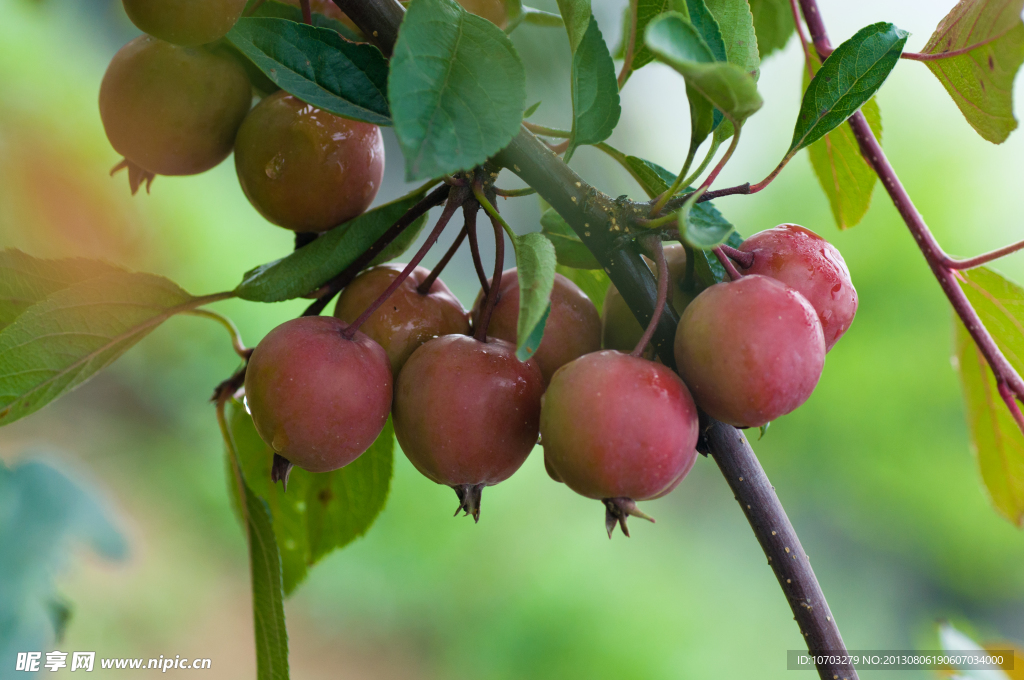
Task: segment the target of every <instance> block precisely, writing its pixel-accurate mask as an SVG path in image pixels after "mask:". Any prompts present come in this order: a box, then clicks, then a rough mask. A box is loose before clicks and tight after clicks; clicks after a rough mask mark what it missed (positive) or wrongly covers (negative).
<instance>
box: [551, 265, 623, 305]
mask: <svg viewBox="0 0 1024 680" xmlns="http://www.w3.org/2000/svg"><path fill="white" fill-rule="evenodd" d="M555 271H556V272H557V273H559V274H561V275H562V276H564V277H565V278H567V279H569V280H570V281H572V282H573V283H575V284H576V285H577V286H579V287H580V288H581V289H582V290H583V292H584V293H586V294H587V297H588V298H590V301H591V302H593V303H594V306H595V307H597V313H598V314H601V313H602V309H603V308H604V296H605V295H607V294H608V287H609V286H610V285H612V281H611V279H609V278H608V274H606V273H605V271H604V270H603V269H573V268H572V267H566V266H564V265H558V266H557V267H555Z"/></svg>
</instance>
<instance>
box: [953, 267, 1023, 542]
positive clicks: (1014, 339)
mask: <svg viewBox="0 0 1024 680" xmlns="http://www.w3.org/2000/svg"><path fill="white" fill-rule="evenodd" d="M960 285H961V288H963V290H964V293H966V295H967V297H968V299H969V300H970V301H971V304H972V305H974V308H975V310H977V312H978V315H979V316H980V317H981V320H982V322H984V324H985V327H986V328H988V330H989V332H990V333H991V334H992V337H993V338H994V339H995V341H996V344H997V345H998V346H999V348H1000V349H1001V350H1002V351H1003V354H1004V355H1005V356H1006V358H1007V360H1008V361H1009V362H1010V363H1011V364H1012V365H1013V367H1014V368H1016V369H1017V371H1021V370H1022V369H1024V289H1022V288H1021V287H1020V286H1017V285H1016V284H1014V283H1012V282H1010V281H1008V280H1006V279H1005V278H1003V277H1002V276H1000V275H999V274H997V273H996V272H994V271H992V270H990V269H987V268H984V267H980V268H978V269H972V270H969V271H965V272H961V275H960ZM956 359H957V365H958V367H959V371H960V381H961V385H962V387H963V392H964V402H965V407H966V411H967V423H968V426H969V427H970V431H971V446H972V448H973V449H974V451H975V455H976V456H977V458H978V465H979V467H980V468H981V477H982V479H983V480H984V482H985V486H986V487H987V489H988V492H989V495H990V496H991V498H992V503H993V504H994V505H995V506H996V509H998V510H999V511H1000V512H1001V513H1002V514H1003V515H1005V516H1006V517H1007V518H1008V519H1009V520H1010V521H1011V522H1013V523H1014V524H1016V525H1017V526H1024V434H1021V431H1020V429H1019V428H1018V427H1017V424H1016V422H1015V421H1014V419H1013V417H1012V416H1011V415H1010V411H1009V409H1008V408H1007V406H1006V404H1005V403H1003V400H1002V399H1001V398H1000V395H999V392H998V391H997V388H996V381H995V378H994V376H993V375H992V370H991V369H990V368H989V366H988V363H987V362H986V361H985V358H984V357H983V356H982V354H981V351H980V350H979V349H978V347H977V345H975V343H974V341H973V340H972V339H971V337H970V336H969V335H968V333H967V330H966V328H964V326H963V324H961V323H960V322H959V321H957V322H956Z"/></svg>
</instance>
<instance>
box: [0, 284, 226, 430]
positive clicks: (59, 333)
mask: <svg viewBox="0 0 1024 680" xmlns="http://www.w3.org/2000/svg"><path fill="white" fill-rule="evenodd" d="M206 301H209V299H204V298H194V297H192V296H191V295H189V294H188V293H186V292H185V291H183V290H182V289H181V288H179V287H178V286H177V285H176V284H175V283H173V282H171V281H169V280H167V279H165V278H162V277H160V276H153V275H152V274H135V273H130V272H125V271H115V272H112V273H110V274H106V275H104V276H99V277H96V278H92V279H87V280H85V281H81V282H79V283H75V284H73V285H71V286H68V287H67V288H64V289H62V290H58V291H56V292H54V293H52V294H51V295H49V296H47V297H46V299H45V300H43V301H42V302H39V303H38V304H35V305H33V306H32V307H30V308H29V309H27V310H26V311H25V312H23V313H22V314H21V315H20V316H19V317H18V318H17V319H16V320H15V321H14V323H12V324H11V325H10V326H8V327H7V328H5V329H4V330H3V331H2V332H0V425H6V424H8V423H11V422H14V421H15V420H18V419H19V418H22V417H24V416H27V415H28V414H30V413H33V412H35V411H37V410H39V409H40V408H42V407H43V406H45V405H46V404H48V403H50V402H51V401H53V400H54V399H56V398H57V397H59V396H61V395H62V394H64V393H65V392H68V391H69V390H72V389H74V388H75V387H78V386H79V385H81V384H82V383H83V382H85V381H86V380H88V379H89V378H90V377H92V376H93V374H95V373H96V372H98V371H100V370H101V369H103V368H105V367H106V366H107V365H109V364H110V363H111V362H113V361H114V360H115V359H117V358H118V357H119V356H121V355H122V354H124V353H125V352H126V351H128V349H129V348H130V347H132V346H133V345H134V344H135V343H137V342H138V341H139V340H141V339H142V338H143V337H145V336H146V335H148V334H149V332H150V331H152V330H153V329H155V328H156V327H157V326H159V325H160V324H161V323H163V322H164V321H166V320H167V319H169V318H170V317H171V316H173V315H174V314H177V313H179V312H183V311H187V310H190V309H194V308H195V307H197V306H199V305H201V304H203V303H204V302H206Z"/></svg>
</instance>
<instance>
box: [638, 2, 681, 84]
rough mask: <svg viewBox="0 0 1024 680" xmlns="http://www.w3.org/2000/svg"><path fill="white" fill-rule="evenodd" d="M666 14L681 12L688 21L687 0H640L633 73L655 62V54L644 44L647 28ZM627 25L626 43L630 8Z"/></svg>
mask: <svg viewBox="0 0 1024 680" xmlns="http://www.w3.org/2000/svg"><path fill="white" fill-rule="evenodd" d="M665 12H679V13H680V14H682V15H683V16H684V17H686V18H687V19H689V18H690V12H689V11H688V10H687V8H686V0H639V2H638V3H637V6H636V46H635V48H634V54H633V67H632V69H631V71H636V70H638V69H641V68H643V67H644V66H647V64H649V63H651V62H652V61H654V54H652V53H651V50H650V49H648V48H647V45H646V44H644V33H645V32H646V31H647V26H648V25H649V24H650V23H651V22H652V21H654V19H655V18H657V17H658V16H660V15H662V14H664V13H665ZM626 18H627V20H626V24H625V29H626V31H627V33H626V41H628V40H629V33H628V31H629V8H628V7H627V8H626Z"/></svg>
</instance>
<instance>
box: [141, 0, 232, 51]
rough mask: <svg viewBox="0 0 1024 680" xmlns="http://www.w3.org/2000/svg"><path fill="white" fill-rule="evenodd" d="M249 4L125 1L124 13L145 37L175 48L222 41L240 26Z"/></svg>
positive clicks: (214, 0) (226, 0)
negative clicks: (243, 11) (246, 6)
mask: <svg viewBox="0 0 1024 680" xmlns="http://www.w3.org/2000/svg"><path fill="white" fill-rule="evenodd" d="M245 3H246V0H123V4H124V11H125V13H126V14H127V15H128V18H129V19H131V20H132V23H133V24H135V26H136V27H138V29H139V30H140V31H142V32H143V33H148V34H149V35H151V36H153V37H155V38H160V39H161V40H166V41H167V42H170V43H174V44H175V45H204V44H206V43H211V42H213V41H214V40H220V39H221V38H223V37H224V36H225V35H227V32H228V31H230V30H231V28H232V27H233V26H234V25H235V24H236V23H237V22H238V19H239V17H241V16H242V10H244V9H245Z"/></svg>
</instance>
